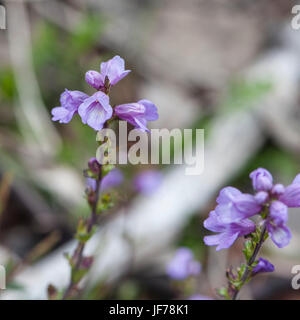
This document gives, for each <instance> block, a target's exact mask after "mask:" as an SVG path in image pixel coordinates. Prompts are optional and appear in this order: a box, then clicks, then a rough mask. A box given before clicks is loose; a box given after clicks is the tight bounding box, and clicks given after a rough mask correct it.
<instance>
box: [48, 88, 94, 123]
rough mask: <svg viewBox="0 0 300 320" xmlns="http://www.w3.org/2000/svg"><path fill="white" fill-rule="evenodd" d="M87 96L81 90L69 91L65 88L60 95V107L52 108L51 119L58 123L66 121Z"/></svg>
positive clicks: (68, 120) (69, 119)
mask: <svg viewBox="0 0 300 320" xmlns="http://www.w3.org/2000/svg"><path fill="white" fill-rule="evenodd" d="M88 97H89V96H88V95H87V94H85V93H83V92H81V91H76V90H75V91H70V90H68V89H66V90H65V91H64V92H63V93H62V94H61V96H60V104H61V106H60V107H55V108H53V109H52V111H51V113H52V116H53V117H52V120H53V121H57V120H58V121H59V122H60V123H68V122H70V121H71V120H72V118H73V115H74V114H75V113H77V111H78V107H79V106H80V105H81V103H82V102H83V101H84V100H85V99H87V98H88Z"/></svg>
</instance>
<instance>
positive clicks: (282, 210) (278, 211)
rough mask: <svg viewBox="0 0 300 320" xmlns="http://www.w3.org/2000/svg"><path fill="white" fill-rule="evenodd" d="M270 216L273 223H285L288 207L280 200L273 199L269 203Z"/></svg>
mask: <svg viewBox="0 0 300 320" xmlns="http://www.w3.org/2000/svg"><path fill="white" fill-rule="evenodd" d="M270 218H271V219H272V223H273V224H275V225H281V224H285V223H286V222H287V220H288V207H287V206H286V205H285V204H284V203H282V202H281V201H277V200H276V201H273V202H272V203H271V205H270Z"/></svg>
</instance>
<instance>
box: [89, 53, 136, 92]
mask: <svg viewBox="0 0 300 320" xmlns="http://www.w3.org/2000/svg"><path fill="white" fill-rule="evenodd" d="M129 72H131V70H125V62H124V59H122V58H121V57H120V56H115V57H113V58H112V59H110V60H108V61H107V62H102V63H101V65H100V73H99V72H97V71H94V70H90V71H88V72H87V73H86V74H85V80H86V82H87V83H88V84H89V85H91V86H92V87H94V88H95V89H97V90H103V89H104V88H105V82H106V79H108V81H109V85H110V86H114V85H115V84H116V83H117V82H119V81H120V80H122V79H123V78H124V77H126V76H127V74H128V73H129Z"/></svg>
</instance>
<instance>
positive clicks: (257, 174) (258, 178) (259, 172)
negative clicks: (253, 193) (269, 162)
mask: <svg viewBox="0 0 300 320" xmlns="http://www.w3.org/2000/svg"><path fill="white" fill-rule="evenodd" d="M250 178H251V179H252V184H253V188H254V189H255V190H257V191H269V190H271V189H272V186H273V177H272V175H271V173H270V172H269V171H268V170H266V169H263V168H258V169H256V170H254V171H253V172H251V173H250Z"/></svg>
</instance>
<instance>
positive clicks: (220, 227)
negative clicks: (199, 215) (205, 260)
mask: <svg viewBox="0 0 300 320" xmlns="http://www.w3.org/2000/svg"><path fill="white" fill-rule="evenodd" d="M204 227H205V228H206V229H208V230H210V231H213V232H219V234H217V235H211V236H206V237H204V242H205V244H206V245H208V246H217V248H216V250H217V251H219V250H221V249H227V248H229V247H231V246H232V244H233V243H234V241H235V240H236V239H237V238H238V237H241V236H244V235H247V234H250V233H251V232H253V231H254V230H255V224H254V223H253V222H252V221H251V220H249V219H244V220H240V221H236V222H231V223H230V222H228V221H227V219H226V218H225V219H224V216H223V215H222V214H221V213H220V212H217V211H211V212H210V214H209V217H208V218H207V219H206V220H205V221H204Z"/></svg>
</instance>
